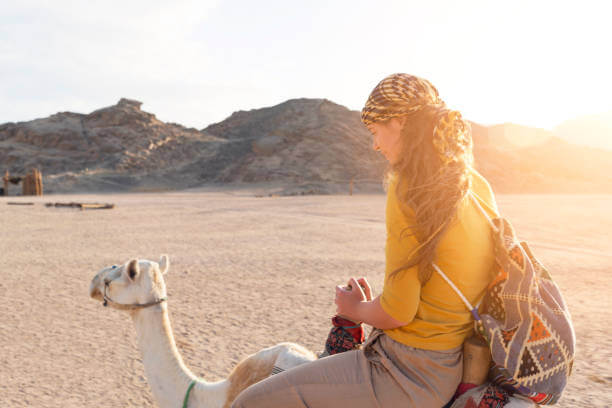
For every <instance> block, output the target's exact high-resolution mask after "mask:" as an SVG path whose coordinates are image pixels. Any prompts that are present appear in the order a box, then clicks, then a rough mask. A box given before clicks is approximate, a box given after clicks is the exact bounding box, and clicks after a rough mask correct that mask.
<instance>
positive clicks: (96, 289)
mask: <svg viewBox="0 0 612 408" xmlns="http://www.w3.org/2000/svg"><path fill="white" fill-rule="evenodd" d="M89 297H90V298H92V299H95V300H99V301H102V299H103V296H102V291H100V277H99V276H95V277H94V278H93V279H92V281H91V284H90V285H89Z"/></svg>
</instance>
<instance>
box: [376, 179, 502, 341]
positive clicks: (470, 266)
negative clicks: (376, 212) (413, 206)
mask: <svg viewBox="0 0 612 408" xmlns="http://www.w3.org/2000/svg"><path fill="white" fill-rule="evenodd" d="M396 187H397V179H396V178H392V179H391V181H390V184H389V188H388V192H387V209H386V224H387V244H386V248H385V255H386V267H385V283H384V287H383V292H382V295H381V298H380V303H381V305H382V308H383V310H384V311H385V312H387V314H389V315H390V316H391V317H393V318H394V319H396V320H399V321H402V322H409V323H408V324H407V325H405V326H402V327H398V328H396V329H389V330H385V333H387V334H388V335H389V336H390V337H391V338H393V339H394V340H396V341H398V342H400V343H403V344H406V345H409V346H412V347H416V348H421V349H427V350H448V349H451V348H454V347H457V346H460V345H461V344H463V341H464V340H465V339H466V337H468V336H469V335H470V334H471V332H472V327H473V320H472V315H471V314H470V312H469V310H467V307H466V306H465V304H464V303H463V302H462V301H461V299H460V298H459V296H458V295H457V293H456V292H455V291H454V290H453V289H452V288H451V287H450V286H449V284H448V283H446V281H444V280H443V279H442V277H441V276H440V275H439V274H438V273H437V272H433V273H432V275H431V279H430V280H429V281H428V282H427V283H426V284H425V286H423V287H421V283H420V282H419V278H418V270H417V269H418V267H416V266H415V267H412V268H410V269H407V270H403V271H401V272H399V275H397V276H396V277H395V278H390V276H389V275H390V273H391V272H393V271H394V270H396V269H398V268H401V267H402V266H404V265H406V264H407V263H408V261H409V260H410V254H411V253H412V251H413V250H414V249H415V248H416V247H417V246H418V242H417V240H416V238H415V237H414V236H412V235H410V233H409V232H410V227H411V225H413V220H414V215H411V214H406V213H405V212H403V211H402V210H401V209H400V208H401V206H400V203H399V201H398V198H397V196H396V191H395V190H396ZM471 191H472V193H473V194H474V195H475V196H476V197H477V199H478V200H479V202H480V204H481V205H482V206H483V207H484V208H485V209H487V211H488V212H489V215H491V216H496V215H497V214H498V210H497V204H496V203H495V198H494V196H493V192H492V191H491V187H490V186H489V183H488V182H487V181H486V180H485V179H484V177H482V176H481V175H480V174H479V173H478V172H477V171H476V170H472V189H471ZM404 208H405V207H404ZM403 231H404V234H402V232H403ZM435 263H436V264H437V265H438V267H440V269H442V271H443V272H444V273H445V274H446V275H447V276H448V277H449V278H450V280H451V281H452V282H453V283H454V284H455V285H456V286H457V287H458V289H459V290H460V291H461V292H462V293H463V294H464V296H465V297H466V298H467V299H468V300H469V301H470V303H472V304H475V303H476V302H478V301H479V300H480V299H481V298H482V296H483V295H484V290H485V288H486V286H487V285H488V283H489V282H490V280H491V279H492V278H493V275H492V271H493V263H494V256H493V241H492V236H491V230H490V226H489V224H488V222H487V220H486V219H485V218H484V216H483V214H482V213H481V212H480V210H479V209H478V208H477V207H476V205H475V204H474V203H473V202H472V200H470V199H469V198H466V200H465V201H464V203H463V205H461V206H460V208H459V210H458V213H457V217H455V219H454V221H453V222H452V223H451V225H450V226H449V228H448V229H447V231H446V233H445V234H444V236H443V237H442V239H441V240H440V243H439V245H438V248H437V251H436V259H435Z"/></svg>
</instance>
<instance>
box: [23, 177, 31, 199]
mask: <svg viewBox="0 0 612 408" xmlns="http://www.w3.org/2000/svg"><path fill="white" fill-rule="evenodd" d="M21 195H23V196H26V195H30V194H28V173H26V174H25V176H23V177H22V179H21Z"/></svg>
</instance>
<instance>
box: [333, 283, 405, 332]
mask: <svg viewBox="0 0 612 408" xmlns="http://www.w3.org/2000/svg"><path fill="white" fill-rule="evenodd" d="M349 285H350V287H351V289H348V288H345V287H341V286H336V305H337V308H336V312H337V313H338V314H339V315H341V316H343V317H346V318H347V319H350V320H353V321H355V322H364V323H366V324H369V325H370V326H373V327H376V328H379V329H395V328H396V327H401V326H405V325H406V324H408V323H407V322H400V321H399V320H395V319H394V318H393V317H391V316H389V314H387V312H385V311H384V310H383V308H382V306H381V305H380V296H378V297H376V298H375V299H373V300H369V299H372V294H371V288H370V285H369V284H368V282H367V280H366V279H365V278H360V279H359V280H357V279H355V278H351V279H350V280H349ZM361 286H363V290H362V288H361ZM364 291H365V293H364Z"/></svg>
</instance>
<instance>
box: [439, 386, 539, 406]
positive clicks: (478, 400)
mask: <svg viewBox="0 0 612 408" xmlns="http://www.w3.org/2000/svg"><path fill="white" fill-rule="evenodd" d="M535 406H536V405H535V404H534V403H533V401H530V400H528V399H524V398H521V397H514V396H512V395H511V394H510V393H509V392H508V391H506V390H505V389H503V388H501V387H498V386H496V385H493V384H483V385H481V386H479V387H477V388H474V389H471V390H469V391H468V392H467V393H465V394H464V395H463V396H461V397H460V398H458V399H457V400H456V401H455V402H453V404H452V405H450V408H502V407H503V408H528V407H535Z"/></svg>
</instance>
